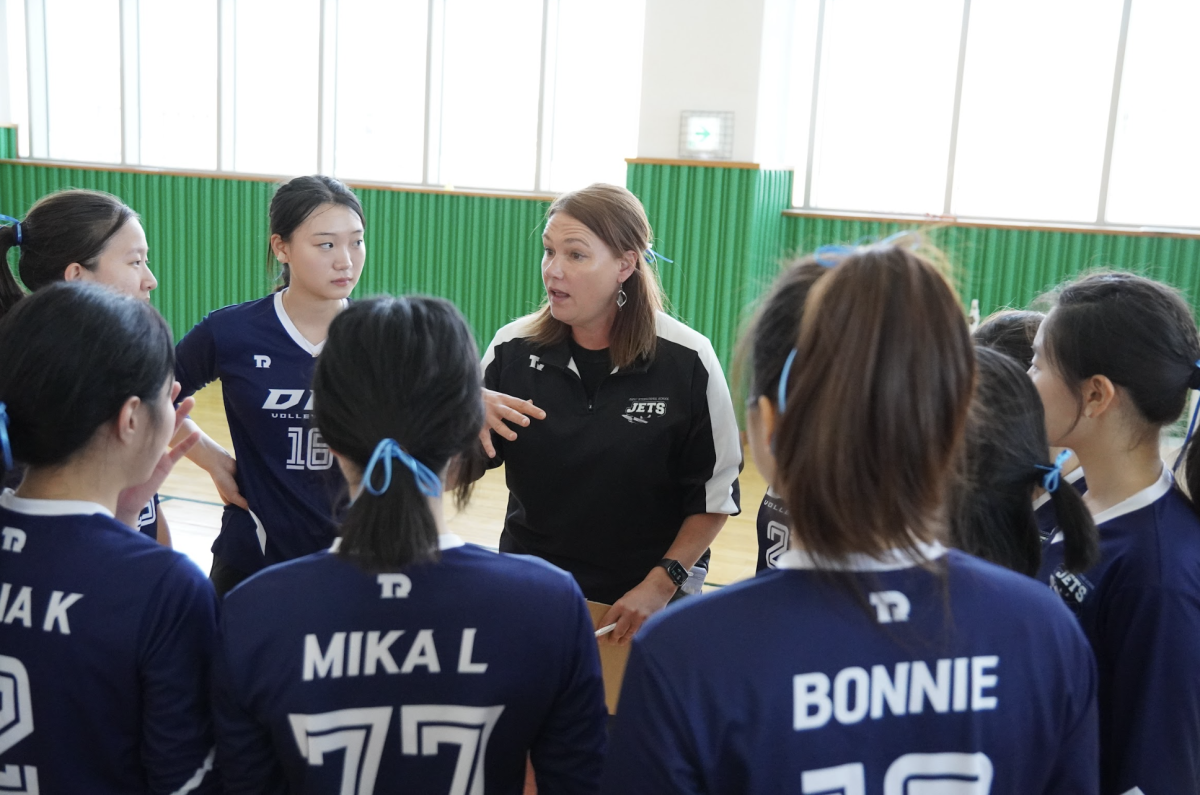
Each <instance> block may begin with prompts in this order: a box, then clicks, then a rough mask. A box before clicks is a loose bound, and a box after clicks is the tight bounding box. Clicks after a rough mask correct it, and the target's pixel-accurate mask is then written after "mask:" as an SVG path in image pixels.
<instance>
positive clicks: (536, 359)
mask: <svg viewBox="0 0 1200 795" xmlns="http://www.w3.org/2000/svg"><path fill="white" fill-rule="evenodd" d="M529 366H530V367H532V368H533V369H534V370H541V369H542V368H543V367H545V366H546V365H544V364H542V357H541V356H534V355H533V354H530V355H529Z"/></svg>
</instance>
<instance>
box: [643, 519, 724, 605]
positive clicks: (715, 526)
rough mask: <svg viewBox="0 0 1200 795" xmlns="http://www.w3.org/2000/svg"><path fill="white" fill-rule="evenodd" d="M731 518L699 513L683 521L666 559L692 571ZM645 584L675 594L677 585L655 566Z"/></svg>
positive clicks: (660, 567)
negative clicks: (650, 584)
mask: <svg viewBox="0 0 1200 795" xmlns="http://www.w3.org/2000/svg"><path fill="white" fill-rule="evenodd" d="M728 519H729V517H728V516H727V515H725V514H723V513H697V514H692V515H691V516H689V517H688V518H686V519H684V520H683V524H682V525H680V527H679V532H678V533H676V534H675V540H674V541H673V542H672V543H671V546H670V547H669V548H668V549H667V552H666V554H665V555H663V557H664V558H670V559H671V560H677V561H679V563H680V565H681V566H683V567H684V568H685V569H690V568H691V567H692V566H695V565H696V561H698V560H700V556H701V555H703V554H704V551H705V550H706V549H708V548H709V547H710V546H712V543H713V541H715V540H716V538H717V534H718V533H720V532H721V528H722V527H724V526H725V522H726V521H727V520H728ZM643 582H649V583H654V584H656V585H658V586H660V588H661V590H663V591H664V592H668V591H669V592H670V593H674V592H675V584H674V583H673V582H671V578H670V577H669V576H668V575H667V572H666V569H664V568H663V567H662V566H655V567H654V568H653V569H651V570H650V572H649V573H648V574H647V575H646V579H645V580H644V581H643Z"/></svg>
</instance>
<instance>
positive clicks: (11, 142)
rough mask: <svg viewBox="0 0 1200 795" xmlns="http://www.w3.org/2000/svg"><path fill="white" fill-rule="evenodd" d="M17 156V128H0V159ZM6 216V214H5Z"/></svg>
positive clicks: (11, 126) (9, 126) (8, 126)
mask: <svg viewBox="0 0 1200 795" xmlns="http://www.w3.org/2000/svg"><path fill="white" fill-rule="evenodd" d="M16 156H17V128H16V126H14V125H11V124H10V125H5V126H0V159H4V158H9V157H16ZM5 215H8V213H5Z"/></svg>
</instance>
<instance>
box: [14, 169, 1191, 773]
mask: <svg viewBox="0 0 1200 795" xmlns="http://www.w3.org/2000/svg"><path fill="white" fill-rule="evenodd" d="M7 220H8V221H9V222H11V223H10V224H9V225H6V226H3V227H0V252H4V253H5V254H7V253H8V252H9V251H10V250H13V253H14V254H15V255H16V256H15V257H14V260H15V264H16V274H17V276H19V281H18V279H17V278H15V277H14V275H13V273H12V271H10V270H9V269H8V268H7V267H6V268H4V269H0V475H2V476H3V485H4V486H5V487H6V488H5V489H4V490H3V491H2V492H0V791H3V792H12V793H28V794H29V795H36V793H39V792H40V793H58V792H63V793H84V792H86V793H135V792H139V793H140V792H146V793H160V792H161V793H180V794H181V795H182V794H184V793H210V792H211V793H216V792H228V793H266V792H279V793H282V792H311V793H317V792H329V793H342V794H343V795H369V793H372V792H421V793H440V792H449V793H460V794H461V795H483V793H491V792H504V793H519V792H522V791H523V788H527V787H529V786H532V785H533V784H536V789H537V791H538V792H541V793H593V792H603V793H611V794H612V795H617V794H622V795H623V794H624V793H661V792H676V793H796V792H799V793H804V794H805V795H826V794H829V795H832V794H833V793H842V794H844V795H851V794H852V793H857V794H859V795H867V794H868V793H869V794H871V795H904V793H909V795H916V793H926V794H927V795H930V794H932V793H941V794H943V795H968V794H970V795H985V794H986V793H997V794H998V793H1022V795H1024V794H1025V793H1104V794H1105V795H1110V794H1111V795H1139V794H1140V795H1160V794H1161V795H1176V794H1177V793H1195V792H1200V516H1198V515H1197V512H1196V508H1195V506H1194V504H1193V502H1192V499H1191V497H1190V495H1192V494H1200V453H1197V452H1196V451H1197V445H1196V444H1195V443H1194V442H1193V439H1192V431H1193V427H1192V425H1193V424H1194V420H1193V423H1189V425H1188V428H1187V432H1186V436H1185V439H1184V443H1183V447H1182V448H1181V449H1178V450H1175V449H1169V450H1166V460H1164V449H1165V448H1164V445H1163V444H1162V441H1161V440H1162V439H1163V438H1164V435H1163V432H1164V429H1167V428H1168V426H1171V425H1172V424H1173V423H1175V422H1176V420H1178V419H1179V418H1180V417H1181V416H1183V415H1184V414H1185V409H1186V407H1187V405H1188V401H1189V398H1190V396H1191V393H1192V391H1193V390H1197V389H1200V335H1198V333H1197V329H1196V325H1195V322H1194V320H1193V317H1192V312H1191V309H1190V308H1189V307H1188V305H1187V303H1186V302H1185V301H1184V300H1183V299H1182V298H1181V297H1180V295H1179V294H1178V293H1177V292H1176V291H1175V290H1173V289H1172V288H1170V287H1168V286H1166V285H1163V284H1160V283H1158V282H1155V281H1152V280H1149V279H1146V278H1143V277H1140V276H1136V275H1133V274H1128V273H1120V272H1103V273H1094V274H1090V275H1085V276H1082V277H1080V278H1078V279H1077V280H1075V281H1073V282H1071V283H1068V284H1066V285H1062V286H1060V287H1059V288H1058V289H1057V290H1056V291H1055V292H1054V293H1053V294H1051V295H1049V296H1048V298H1049V300H1048V302H1047V307H1046V308H1047V309H1048V311H1047V312H1046V313H1045V314H1042V313H1040V312H1035V311H1020V312H1013V311H1010V312H1003V313H998V314H997V315H996V316H994V317H992V318H989V319H987V320H985V321H984V323H983V324H982V325H980V326H979V328H978V329H976V330H974V331H972V330H971V329H970V328H969V327H968V322H967V319H966V316H965V314H964V311H963V305H962V302H961V300H960V299H959V297H958V296H957V294H956V293H955V291H954V289H953V287H952V286H951V284H950V283H949V281H948V280H947V278H946V276H945V275H944V268H942V267H941V266H940V265H938V264H935V263H937V262H939V261H940V260H939V258H938V255H937V253H936V252H933V251H932V250H931V249H928V248H927V246H926V244H925V242H924V241H923V240H922V239H921V238H920V236H918V235H916V234H912V233H904V234H899V235H895V236H893V237H890V238H887V239H885V240H882V241H880V242H878V243H875V244H870V245H865V246H854V247H843V246H825V247H822V248H821V249H818V250H817V251H816V252H815V253H814V254H812V255H810V256H807V257H804V258H801V259H799V260H797V261H795V262H792V263H789V264H788V265H787V266H786V267H785V268H784V270H783V271H782V272H781V274H780V275H779V277H778V278H777V279H776V281H775V283H774V284H773V285H772V286H771V287H770V289H769V290H768V291H767V292H766V294H765V295H764V297H763V298H762V299H761V301H760V302H759V305H758V309H757V311H756V313H755V315H754V316H753V318H752V320H751V322H750V323H749V325H748V326H747V329H746V331H745V333H744V336H743V339H742V342H741V345H740V346H739V352H738V355H737V356H738V360H739V362H740V365H741V366H740V367H739V368H735V372H737V371H739V370H740V371H741V372H742V373H743V374H744V377H739V378H738V379H737V380H736V381H735V383H734V385H733V386H734V390H733V393H738V394H741V393H744V397H745V405H744V410H741V411H739V410H736V409H735V404H734V399H733V397H732V395H731V390H730V388H729V385H728V382H727V380H726V377H725V375H724V373H723V371H722V368H721V365H720V362H719V361H718V359H717V356H716V354H715V352H714V351H713V347H712V345H711V343H710V342H709V341H708V339H706V338H705V337H704V336H703V335H702V334H700V333H698V332H696V331H694V330H692V329H690V328H688V327H687V326H686V325H685V324H684V323H682V322H680V321H679V320H677V319H675V318H672V317H671V316H670V315H668V314H667V313H666V312H664V310H663V306H664V301H663V296H662V292H661V287H660V285H659V282H658V277H657V273H656V268H655V264H656V261H657V258H658V257H657V255H656V254H655V252H654V251H653V248H652V243H653V235H652V232H651V229H650V225H649V223H648V221H647V219H646V216H645V212H644V210H643V208H642V207H641V204H640V202H639V201H638V200H637V199H636V198H635V197H634V196H633V195H632V194H630V193H629V192H628V191H625V190H624V189H621V188H617V187H613V186H609V185H593V186H591V187H589V188H585V189H583V190H579V191H574V192H571V193H567V194H564V195H563V196H561V197H559V198H558V199H556V200H555V201H554V202H553V203H552V204H551V206H550V208H549V210H548V212H547V216H546V224H545V228H544V230H543V247H544V255H543V259H542V263H541V276H542V282H543V285H544V287H545V301H544V303H543V305H542V307H541V308H540V309H538V310H537V311H536V312H534V313H533V314H531V315H528V316H526V317H523V318H519V319H517V320H514V321H513V322H512V323H509V324H508V325H506V326H505V327H503V328H502V329H500V330H499V331H498V332H497V333H496V335H495V338H494V339H493V340H492V342H491V344H490V345H488V346H487V348H486V349H484V351H483V354H482V356H481V355H480V351H479V350H478V349H477V348H476V344H475V341H474V337H473V336H472V332H471V329H470V327H469V326H468V324H467V323H466V321H465V320H464V318H463V317H462V315H461V314H460V313H459V311H458V310H457V309H456V308H455V307H454V305H453V304H451V303H450V302H448V301H446V300H444V299H440V298H430V297H421V296H405V297H387V296H383V297H372V298H365V299H353V300H352V299H351V295H352V293H353V291H354V288H355V286H356V284H357V282H358V280H359V276H360V274H361V272H362V269H363V267H364V264H365V260H366V248H365V243H364V240H365V235H366V218H365V215H364V212H363V208H362V205H361V204H360V202H359V200H358V198H357V197H356V196H355V194H354V193H353V191H351V190H350V189H348V188H347V187H346V186H345V185H343V184H342V183H340V182H338V181H337V180H335V179H332V178H329V177H300V178H297V179H293V180H291V181H290V182H287V183H285V184H283V185H282V186H280V188H279V189H278V191H277V192H276V194H275V196H274V198H273V200H272V203H271V207H270V243H269V256H270V259H271V261H272V263H274V268H275V270H276V272H277V273H278V277H279V282H280V283H279V288H278V289H277V290H276V291H274V292H272V293H271V294H270V295H268V296H267V297H264V298H259V299H256V300H252V301H248V302H246V303H243V304H238V305H235V306H229V307H225V308H221V309H216V310H215V311H212V312H211V313H210V314H208V315H207V316H206V317H205V318H204V319H203V320H201V321H200V322H199V323H198V324H197V325H196V326H195V327H194V328H193V329H192V330H191V331H190V332H189V333H187V334H186V335H185V336H184V337H183V338H182V339H180V340H179V341H178V343H175V342H174V341H173V339H172V335H171V332H170V329H169V327H168V326H167V324H166V322H165V321H164V320H163V318H162V317H161V316H160V315H159V314H158V313H157V312H156V311H155V310H154V309H153V308H151V306H150V305H149V303H148V298H149V295H150V293H151V291H152V290H154V289H155V288H156V287H157V286H158V283H157V281H156V279H155V277H154V276H153V274H152V273H151V271H150V268H149V266H148V262H147V256H148V245H147V242H146V236H145V232H144V231H143V229H142V226H141V222H140V218H139V217H138V216H137V214H136V213H135V212H134V211H133V210H132V209H130V208H129V207H127V206H125V205H124V204H123V203H122V202H121V201H120V200H119V199H117V198H116V197H113V196H110V195H108V194H103V193H98V192H94V191H79V190H68V191H61V192H58V193H54V194H50V195H48V196H46V197H43V198H42V199H41V200H40V201H38V202H37V203H36V204H35V205H34V206H33V207H32V208H30V210H29V211H28V213H27V214H26V215H25V217H24V218H23V219H21V220H17V219H15V218H11V219H7ZM218 379H219V380H220V382H221V388H222V394H223V399H224V407H225V412H226V417H227V420H228V425H229V431H230V437H231V439H232V442H233V450H232V451H226V450H224V449H223V448H222V447H221V446H220V445H219V444H218V443H216V442H215V441H213V440H212V439H211V438H210V437H209V436H208V435H207V434H205V433H204V431H203V430H202V429H201V428H199V427H198V426H197V425H196V424H195V423H194V422H193V421H192V420H191V419H190V418H189V416H188V415H189V412H190V411H191V409H192V408H193V406H194V398H193V397H192V396H193V394H194V393H195V392H197V391H198V390H200V389H201V388H203V387H204V386H205V385H206V384H209V383H210V382H212V381H214V380H218ZM739 415H740V416H742V417H743V419H744V422H743V424H742V427H743V428H744V431H742V430H739V425H738V417H739ZM743 432H744V439H745V442H746V443H747V444H748V447H749V449H750V451H751V454H752V456H753V458H754V462H755V464H756V466H757V468H758V470H759V471H760V472H761V473H762V474H763V477H764V479H765V480H766V481H767V483H768V484H769V490H768V492H767V495H766V497H765V498H764V499H763V502H762V504H761V505H760V506H758V574H757V576H755V577H754V578H753V579H750V580H746V581H743V582H739V583H736V584H733V585H728V586H725V587H722V588H719V589H715V590H713V591H712V592H710V593H706V594H703V595H696V594H699V592H700V588H701V585H702V584H703V582H704V579H705V576H706V574H707V569H708V561H709V557H710V551H709V550H710V546H711V544H712V542H713V540H714V539H715V538H716V537H717V535H718V534H719V532H720V531H721V528H722V526H723V525H724V523H725V521H726V519H727V518H728V516H730V515H733V514H736V513H738V511H739V510H740V501H741V493H740V490H739V485H738V474H739V471H740V469H741V466H742V449H743V448H742V439H743ZM184 456H187V457H188V458H190V459H191V460H192V461H194V462H195V463H197V464H198V465H199V466H201V468H203V469H204V470H205V471H206V472H208V474H209V475H210V476H211V477H212V478H213V481H214V484H215V486H216V488H217V491H218V493H219V494H220V496H221V498H222V500H223V502H224V503H225V507H224V510H223V513H222V520H221V527H220V532H219V535H218V537H217V540H216V542H215V543H214V545H213V566H212V570H211V572H209V574H208V576H207V577H206V576H205V574H204V573H202V572H201V571H200V570H199V569H197V567H196V566H195V564H193V563H192V562H191V561H190V560H188V559H187V558H186V557H184V556H183V555H181V554H179V553H177V552H175V551H173V550H172V549H171V548H170V530H169V523H168V520H169V513H170V511H169V505H170V504H169V503H167V510H166V511H165V512H164V511H163V510H162V509H161V508H160V507H159V500H158V494H157V493H158V491H159V489H160V488H161V487H162V484H163V483H164V481H165V479H166V477H167V476H168V474H169V473H170V471H171V469H172V467H173V465H174V464H175V463H176V462H177V461H179V460H180V459H181V458H182V457H184ZM500 464H503V465H504V476H505V479H506V483H507V485H508V488H509V492H510V493H509V503H508V509H507V512H506V514H507V515H506V518H505V523H504V528H503V532H502V535H501V538H500V551H499V552H498V553H497V552H495V551H492V550H489V549H486V548H483V547H479V546H475V545H472V544H467V543H464V542H463V540H462V539H461V538H459V537H458V536H456V535H454V534H453V533H452V532H451V531H450V530H449V529H448V527H447V523H446V518H445V511H446V506H445V501H446V500H447V497H448V496H449V495H450V494H453V495H454V501H455V503H456V504H457V505H459V506H462V505H463V504H465V502H466V500H467V499H468V497H469V493H470V489H471V485H472V483H473V482H474V481H476V480H477V479H478V478H479V477H481V476H482V475H483V473H484V472H485V471H486V470H487V469H488V468H491V467H496V466H499V465H500ZM164 513H165V514H167V515H164ZM587 600H592V601H593V602H599V603H602V604H604V605H609V606H610V607H607V608H606V609H605V611H604V612H603V615H601V616H600V617H599V619H598V620H597V621H596V622H595V623H593V618H592V615H591V614H590V613H589V607H588V604H587ZM598 629H600V630H601V631H602V632H603V633H604V635H603V636H602V637H599V639H597V636H598V635H599V634H600V633H597V630H598ZM598 643H600V644H609V643H615V644H630V643H632V650H631V653H630V657H629V662H628V666H627V668H626V671H625V677H624V682H623V685H622V688H621V693H620V708H619V710H618V711H617V714H616V715H615V717H614V718H611V719H610V717H609V716H608V711H607V708H606V704H605V693H604V683H603V679H602V675H601V668H600V657H599V651H598ZM525 791H529V790H528V789H525Z"/></svg>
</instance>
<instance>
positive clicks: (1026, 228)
mask: <svg viewBox="0 0 1200 795" xmlns="http://www.w3.org/2000/svg"><path fill="white" fill-rule="evenodd" d="M783 216H784V217H787V218H828V219H832V220H837V221H878V222H880V223H885V224H886V223H892V224H909V225H913V226H957V227H965V228H968V229H1006V230H1010V231H1013V232H1074V233H1079V234H1085V235H1126V236H1128V237H1169V238H1179V239H1183V240H1198V239H1200V230H1197V231H1195V232H1189V231H1186V230H1180V229H1154V228H1153V227H1141V226H1120V225H1116V224H1113V225H1105V226H1097V225H1095V224H1053V223H1049V224H1039V223H1035V222H1032V221H990V220H989V221H983V220H972V219H966V218H959V217H957V216H953V215H900V214H893V215H884V214H871V213H844V212H830V211H822V210H800V209H794V208H793V209H787V210H784V211H783Z"/></svg>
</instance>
